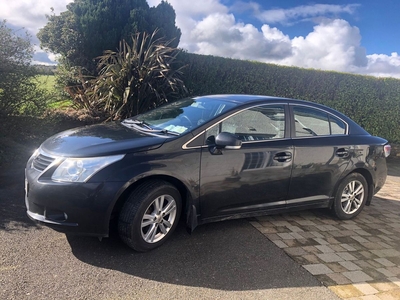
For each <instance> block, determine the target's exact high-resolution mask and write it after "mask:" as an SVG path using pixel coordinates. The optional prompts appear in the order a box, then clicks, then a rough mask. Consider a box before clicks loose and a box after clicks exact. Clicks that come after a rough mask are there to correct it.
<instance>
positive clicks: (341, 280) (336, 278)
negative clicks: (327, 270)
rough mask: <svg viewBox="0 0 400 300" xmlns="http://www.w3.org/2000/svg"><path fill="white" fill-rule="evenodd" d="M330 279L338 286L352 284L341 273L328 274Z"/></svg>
mask: <svg viewBox="0 0 400 300" xmlns="http://www.w3.org/2000/svg"><path fill="white" fill-rule="evenodd" d="M326 276H328V277H329V278H330V279H332V280H333V281H334V282H335V283H336V284H350V283H351V281H350V279H348V278H347V277H345V276H343V275H342V274H341V273H332V274H326Z"/></svg>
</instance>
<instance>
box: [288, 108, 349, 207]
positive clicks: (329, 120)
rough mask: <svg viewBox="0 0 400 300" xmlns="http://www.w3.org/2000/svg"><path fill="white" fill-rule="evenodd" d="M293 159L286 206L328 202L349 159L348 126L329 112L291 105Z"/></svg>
mask: <svg viewBox="0 0 400 300" xmlns="http://www.w3.org/2000/svg"><path fill="white" fill-rule="evenodd" d="M290 107H291V110H290V111H291V115H292V118H293V119H292V120H293V122H292V137H293V146H294V160H293V170H292V179H291V184H290V190H289V194H288V201H287V204H288V205H294V206H296V205H307V204H310V205H311V204H316V203H317V202H322V201H327V200H328V199H329V197H330V196H331V195H332V191H333V189H334V186H335V184H336V182H337V181H338V180H339V178H340V176H341V174H342V173H343V171H344V170H345V169H346V168H347V166H348V165H349V162H350V157H351V153H352V152H353V150H354V147H353V146H352V145H351V144H349V143H350V139H349V137H348V135H347V131H348V125H347V124H346V123H345V122H344V121H343V120H341V119H340V118H338V117H337V116H334V115H332V114H331V113H329V112H326V111H324V110H321V109H317V108H314V107H310V106H306V105H290Z"/></svg>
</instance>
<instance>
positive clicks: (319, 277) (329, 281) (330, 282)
mask: <svg viewBox="0 0 400 300" xmlns="http://www.w3.org/2000/svg"><path fill="white" fill-rule="evenodd" d="M333 274H337V273H330V274H321V275H314V276H315V278H317V280H319V281H320V282H321V283H322V284H323V285H324V286H326V287H329V286H335V285H336V282H335V281H334V280H333V279H332V278H330V277H329V276H328V275H333Z"/></svg>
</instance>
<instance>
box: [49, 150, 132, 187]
mask: <svg viewBox="0 0 400 300" xmlns="http://www.w3.org/2000/svg"><path fill="white" fill-rule="evenodd" d="M123 157H124V155H114V156H103V157H88V158H67V159H66V160H64V161H63V162H62V163H61V164H60V165H59V166H58V167H57V169H56V170H55V171H54V173H53V175H52V176H51V179H53V180H54V181H65V182H86V181H87V180H89V178H90V177H92V176H93V175H94V174H96V173H97V172H98V171H100V170H101V169H103V168H105V167H107V166H108V165H110V164H112V163H114V162H116V161H118V160H121V159H122V158H123Z"/></svg>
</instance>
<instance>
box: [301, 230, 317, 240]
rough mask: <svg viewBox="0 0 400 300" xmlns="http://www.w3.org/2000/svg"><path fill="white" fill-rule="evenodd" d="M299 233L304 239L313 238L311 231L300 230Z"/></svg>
mask: <svg viewBox="0 0 400 300" xmlns="http://www.w3.org/2000/svg"><path fill="white" fill-rule="evenodd" d="M299 234H300V235H301V236H302V237H304V238H306V239H310V238H314V235H313V234H312V233H311V232H307V231H302V232H299Z"/></svg>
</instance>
